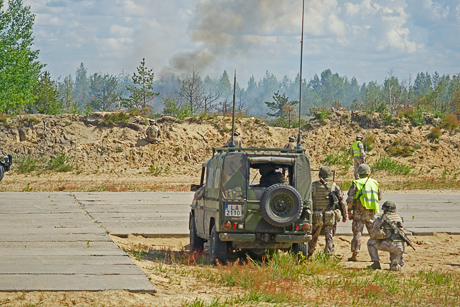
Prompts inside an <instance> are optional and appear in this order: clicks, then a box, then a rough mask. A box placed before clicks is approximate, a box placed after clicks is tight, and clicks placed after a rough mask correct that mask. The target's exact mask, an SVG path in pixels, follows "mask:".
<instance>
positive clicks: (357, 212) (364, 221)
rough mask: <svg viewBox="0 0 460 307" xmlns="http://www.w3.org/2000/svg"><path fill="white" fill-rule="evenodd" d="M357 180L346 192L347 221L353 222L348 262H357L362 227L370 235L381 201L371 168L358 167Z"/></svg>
mask: <svg viewBox="0 0 460 307" xmlns="http://www.w3.org/2000/svg"><path fill="white" fill-rule="evenodd" d="M358 174H359V179H357V180H353V184H352V185H351V187H350V189H349V190H348V197H347V204H348V207H349V208H350V211H349V213H348V219H350V220H353V223H352V231H353V239H352V240H351V252H352V253H353V254H352V256H351V257H350V258H348V261H358V259H357V258H356V257H357V256H358V253H359V251H360V249H361V236H362V234H363V230H364V225H365V226H366V228H367V232H368V233H371V227H372V223H373V222H374V220H375V215H376V214H378V213H379V200H381V199H382V194H381V192H380V188H379V183H378V182H377V181H376V180H374V179H372V178H370V177H369V175H370V174H371V168H370V167H369V165H367V164H361V165H360V166H358Z"/></svg>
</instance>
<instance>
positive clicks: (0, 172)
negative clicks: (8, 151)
mask: <svg viewBox="0 0 460 307" xmlns="http://www.w3.org/2000/svg"><path fill="white" fill-rule="evenodd" d="M11 164H13V156H12V155H4V154H0V181H2V179H3V176H4V175H5V172H7V171H9V170H10V169H11Z"/></svg>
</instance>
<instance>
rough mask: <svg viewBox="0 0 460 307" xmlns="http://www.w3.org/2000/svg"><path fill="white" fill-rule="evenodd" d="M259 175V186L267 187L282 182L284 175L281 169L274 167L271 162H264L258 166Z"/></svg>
mask: <svg viewBox="0 0 460 307" xmlns="http://www.w3.org/2000/svg"><path fill="white" fill-rule="evenodd" d="M259 173H260V175H261V177H260V182H259V187H269V186H271V185H273V184H276V183H284V176H283V173H282V170H281V169H275V167H274V166H273V165H272V164H269V163H265V164H262V165H261V166H260V167H259Z"/></svg>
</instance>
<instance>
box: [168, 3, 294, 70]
mask: <svg viewBox="0 0 460 307" xmlns="http://www.w3.org/2000/svg"><path fill="white" fill-rule="evenodd" d="M293 2H294V0H288V1H287V0H230V1H229V0H200V1H198V2H197V5H196V7H195V18H194V19H193V21H192V22H191V24H190V25H189V30H190V39H191V40H192V41H193V42H196V43H200V44H201V45H202V47H201V48H199V49H198V50H194V51H191V52H186V53H180V54H176V55H175V56H173V57H172V58H171V60H170V65H171V68H172V69H174V70H179V71H191V70H192V68H195V69H197V70H199V71H202V70H204V69H206V68H207V67H209V66H211V65H212V64H213V63H214V62H215V61H216V60H217V59H218V58H220V57H227V58H230V57H234V56H237V55H241V54H244V55H245V56H251V49H252V48H253V47H254V46H256V45H260V44H261V43H263V42H265V41H266V39H267V38H266V35H271V34H273V35H274V34H276V33H279V32H280V31H282V30H280V29H286V27H285V24H286V19H287V18H288V17H292V16H287V14H286V7H292V4H293ZM297 2H298V1H297ZM300 7H301V6H300ZM282 24H283V26H284V27H283V26H281V25H282Z"/></svg>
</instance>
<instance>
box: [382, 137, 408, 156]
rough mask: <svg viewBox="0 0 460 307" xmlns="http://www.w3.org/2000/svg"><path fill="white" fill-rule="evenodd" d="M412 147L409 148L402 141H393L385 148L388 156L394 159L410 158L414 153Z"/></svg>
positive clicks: (406, 143)
mask: <svg viewBox="0 0 460 307" xmlns="http://www.w3.org/2000/svg"><path fill="white" fill-rule="evenodd" d="M414 150H415V149H414V147H413V146H411V145H410V144H409V143H408V142H406V141H402V140H396V141H394V142H393V143H392V144H391V146H390V147H388V148H387V151H388V153H389V154H390V155H392V156H395V157H398V156H400V157H408V156H412V153H413V152H414Z"/></svg>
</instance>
